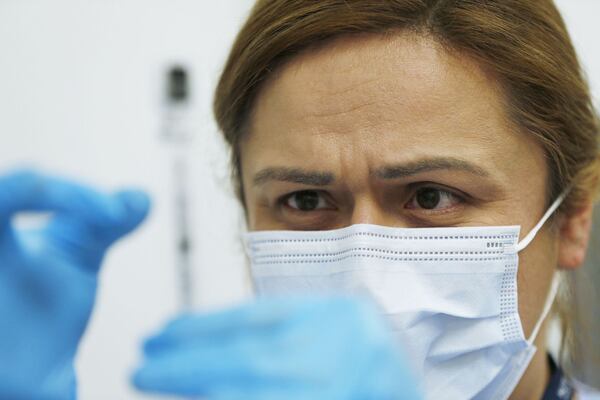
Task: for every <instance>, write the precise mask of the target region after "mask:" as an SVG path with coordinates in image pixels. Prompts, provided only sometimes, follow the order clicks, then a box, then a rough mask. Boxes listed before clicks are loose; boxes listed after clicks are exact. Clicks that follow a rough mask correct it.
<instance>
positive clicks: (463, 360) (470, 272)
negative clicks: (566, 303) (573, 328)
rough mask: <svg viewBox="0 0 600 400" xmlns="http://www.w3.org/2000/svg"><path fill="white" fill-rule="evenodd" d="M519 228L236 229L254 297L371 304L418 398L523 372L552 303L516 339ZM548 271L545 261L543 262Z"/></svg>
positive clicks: (484, 387) (461, 397) (495, 388)
mask: <svg viewBox="0 0 600 400" xmlns="http://www.w3.org/2000/svg"><path fill="white" fill-rule="evenodd" d="M563 198H564V196H561V197H559V198H558V199H557V200H556V201H555V202H554V204H553V205H552V206H551V207H550V209H549V210H548V211H547V212H546V214H545V215H544V216H543V217H542V219H541V220H540V221H539V223H538V224H537V225H536V226H535V228H533V230H532V231H531V232H530V233H529V234H528V235H527V236H526V237H525V238H524V239H523V240H522V241H521V242H519V241H518V240H519V232H520V226H490V227H460V228H391V227H383V226H376V225H353V226H350V227H348V228H343V229H338V230H333V231H261V232H250V233H247V234H246V237H245V239H246V248H247V253H248V256H249V258H250V262H251V271H252V276H253V279H254V283H255V288H256V291H257V293H258V294H259V295H288V294H300V293H301V294H307V293H315V294H324V293H325V294H335V293H343V294H357V295H367V296H368V297H369V298H370V299H373V300H375V302H376V303H377V304H378V305H379V306H380V307H381V309H382V311H383V313H385V315H386V317H387V318H388V319H389V321H390V322H391V326H392V328H393V329H394V330H395V331H396V332H397V334H398V337H399V338H400V340H401V341H402V344H403V345H404V348H405V350H406V353H407V356H408V358H409V361H410V363H411V364H412V366H413V367H414V368H415V373H416V375H417V376H418V377H419V378H420V381H421V384H422V388H421V389H422V392H423V393H424V394H425V397H426V399H428V400H432V399H435V400H437V399H445V400H446V399H447V400H454V399H457V400H465V399H472V398H475V399H482V400H483V399H486V400H487V399H506V398H508V396H509V395H510V394H511V393H512V391H513V390H514V388H515V386H516V385H517V383H518V382H519V380H520V379H521V377H522V375H523V374H524V372H525V370H526V369H527V366H528V365H529V362H530V361H531V358H532V357H533V355H534V353H535V351H536V348H535V346H534V344H533V342H534V340H535V338H536V335H537V333H538V331H539V329H540V326H541V324H542V322H543V321H544V319H545V318H546V316H547V314H548V311H549V309H550V307H551V305H552V303H553V301H554V297H555V295H556V290H557V286H558V285H557V282H558V281H557V279H556V275H555V279H554V280H553V284H552V287H551V290H550V293H549V295H548V298H547V301H546V304H545V307H544V310H543V312H542V314H541V315H540V317H539V320H538V322H537V324H536V326H535V328H534V330H533V332H532V333H531V335H530V336H529V338H526V337H525V333H524V331H523V327H522V325H521V319H520V317H519V312H518V298H517V268H518V252H519V251H521V250H523V249H524V248H525V247H526V246H527V245H528V244H529V243H530V242H531V241H532V240H533V238H534V237H535V235H536V234H537V232H538V231H539V230H540V229H541V227H542V226H543V224H544V223H545V221H546V220H547V219H548V218H549V217H550V216H551V215H552V213H553V212H554V211H555V210H556V208H558V206H559V205H560V203H561V202H562V200H563ZM548 268H552V266H548Z"/></svg>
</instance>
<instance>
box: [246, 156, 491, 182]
mask: <svg viewBox="0 0 600 400" xmlns="http://www.w3.org/2000/svg"><path fill="white" fill-rule="evenodd" d="M440 170H453V171H463V172H467V173H470V174H473V175H477V176H480V177H484V178H487V177H489V176H490V174H489V173H488V172H487V171H486V170H485V169H483V168H481V167H479V166H477V165H475V164H473V163H470V162H468V161H466V160H462V159H459V158H453V157H435V158H426V159H422V160H418V161H414V162H409V163H403V164H396V165H386V166H384V167H381V168H379V169H377V170H375V171H374V172H373V173H372V175H373V176H375V177H376V178H378V179H383V180H391V179H400V178H408V177H410V176H413V175H418V174H422V173H426V172H434V171H440ZM253 181H254V185H255V186H261V185H264V184H265V183H267V182H270V181H279V182H291V183H299V184H303V185H310V186H328V185H331V184H333V183H334V182H335V175H334V174H333V173H331V172H326V171H308V170H304V169H301V168H288V167H269V168H265V169H263V170H261V171H259V172H258V173H257V174H256V175H254V179H253Z"/></svg>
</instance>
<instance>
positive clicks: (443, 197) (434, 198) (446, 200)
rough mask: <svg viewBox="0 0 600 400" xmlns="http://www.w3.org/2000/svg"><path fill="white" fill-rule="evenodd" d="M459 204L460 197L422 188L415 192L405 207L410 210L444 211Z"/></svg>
mask: <svg viewBox="0 0 600 400" xmlns="http://www.w3.org/2000/svg"><path fill="white" fill-rule="evenodd" d="M461 202H462V199H461V198H460V197H458V196H457V195H455V194H453V193H451V192H449V191H447V190H443V189H438V188H434V187H423V188H420V189H418V190H417V192H416V193H415V195H414V196H413V197H412V198H411V200H410V202H409V203H408V204H407V206H406V207H407V208H410V209H423V210H444V209H448V208H452V207H454V206H455V205H457V204H459V203H461Z"/></svg>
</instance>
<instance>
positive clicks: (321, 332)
mask: <svg viewBox="0 0 600 400" xmlns="http://www.w3.org/2000/svg"><path fill="white" fill-rule="evenodd" d="M144 353H145V361H144V362H143V365H142V366H141V368H140V369H139V370H138V371H137V372H136V374H135V375H134V377H133V383H134V385H135V386H137V388H138V389H140V390H144V391H149V392H157V393H164V394H175V395H183V396H206V398H207V399H209V400H281V399H285V400H307V399H310V400H395V399H409V400H413V399H418V398H420V397H419V396H418V395H417V393H416V391H415V387H416V384H415V382H414V381H413V380H412V379H411V378H410V376H409V374H408V373H407V370H406V367H405V365H404V363H403V358H402V357H401V355H400V354H399V350H398V348H397V347H396V342H395V339H394V338H393V337H392V335H391V333H390V332H389V331H388V327H387V326H386V325H385V323H384V322H383V321H382V320H381V319H380V317H379V315H378V312H377V310H375V308H374V307H373V306H371V305H369V304H366V303H364V302H359V301H357V300H354V299H351V298H291V299H261V300H259V301H258V302H254V303H250V304H247V305H244V306H241V307H240V308H236V309H232V310H228V311H224V312H219V313H213V314H208V315H202V314H198V315H184V316H182V317H180V318H178V319H176V320H175V321H173V322H171V323H170V324H169V325H168V326H167V327H166V328H165V329H164V330H163V331H162V332H161V333H160V334H158V335H156V336H155V337H153V338H151V339H149V340H148V341H147V342H146V343H145V345H144Z"/></svg>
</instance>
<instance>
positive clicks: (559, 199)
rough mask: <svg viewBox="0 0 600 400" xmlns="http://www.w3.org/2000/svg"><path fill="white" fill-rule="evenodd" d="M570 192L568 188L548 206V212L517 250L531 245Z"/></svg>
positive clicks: (518, 245)
mask: <svg viewBox="0 0 600 400" xmlns="http://www.w3.org/2000/svg"><path fill="white" fill-rule="evenodd" d="M568 193H569V190H568V189H567V190H565V191H564V192H563V193H562V194H561V195H560V196H558V197H557V198H556V200H555V201H554V203H552V205H551V206H550V208H548V211H546V214H544V216H543V217H542V219H540V221H539V222H538V223H537V225H536V226H534V227H533V229H532V230H531V231H530V232H529V233H528V234H527V236H525V237H524V238H523V240H521V241H520V242H519V243H518V244H517V252H519V251H521V250H523V249H524V248H525V247H527V246H529V244H530V243H531V242H532V241H533V239H535V236H536V235H537V234H538V232H539V231H540V229H542V227H543V226H544V224H545V223H546V221H548V218H550V217H551V216H552V214H554V211H556V209H557V208H558V207H560V205H561V203H562V202H563V200H564V199H565V197H567V194H568Z"/></svg>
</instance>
